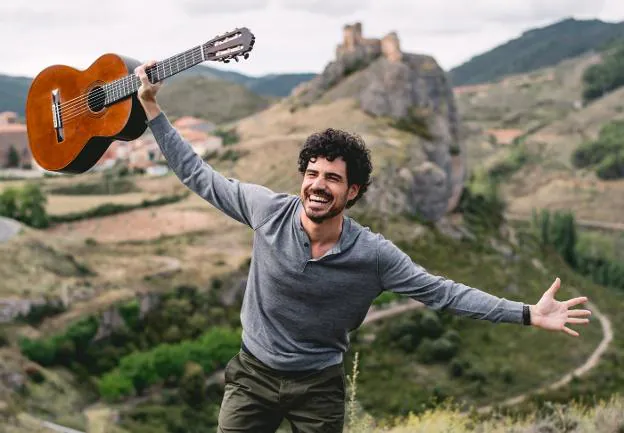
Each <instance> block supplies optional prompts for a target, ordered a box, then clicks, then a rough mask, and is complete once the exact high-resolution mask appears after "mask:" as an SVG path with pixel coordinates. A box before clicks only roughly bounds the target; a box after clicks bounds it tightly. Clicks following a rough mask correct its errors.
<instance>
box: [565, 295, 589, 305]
mask: <svg viewBox="0 0 624 433" xmlns="http://www.w3.org/2000/svg"><path fill="white" fill-rule="evenodd" d="M585 302H587V297H585V296H580V297H578V298H573V299H570V300H567V301H565V302H564V304H565V306H566V307H567V308H571V307H574V306H576V305H579V304H584V303H585Z"/></svg>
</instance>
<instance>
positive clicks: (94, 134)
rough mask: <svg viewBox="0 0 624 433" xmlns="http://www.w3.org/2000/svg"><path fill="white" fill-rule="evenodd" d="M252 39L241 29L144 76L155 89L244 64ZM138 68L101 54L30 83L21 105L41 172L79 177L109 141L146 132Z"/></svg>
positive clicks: (53, 70) (159, 65) (120, 58)
mask: <svg viewBox="0 0 624 433" xmlns="http://www.w3.org/2000/svg"><path fill="white" fill-rule="evenodd" d="M254 42H255V36H254V35H253V34H252V33H251V32H250V31H249V29H247V28H245V27H243V28H239V29H235V30H233V31H231V32H228V33H225V34H224V35H220V36H218V37H216V38H214V39H212V40H210V41H208V42H206V43H205V44H202V45H199V46H196V47H194V48H191V49H189V50H187V51H184V52H183V53H180V54H177V55H175V56H173V57H170V58H168V59H165V60H163V61H160V62H158V63H156V64H154V65H153V66H152V67H150V68H148V69H147V70H146V74H147V76H148V78H149V80H150V82H151V83H157V82H159V81H162V80H164V79H166V78H169V77H171V76H173V75H175V74H178V73H179V72H182V71H184V70H186V69H189V68H191V67H193V66H195V65H197V64H200V63H203V62H204V61H217V62H224V63H228V62H229V61H230V60H236V61H239V57H240V56H242V57H243V58H245V59H247V58H248V56H249V52H250V51H251V49H252V48H253V45H254ZM140 64H141V62H139V61H137V60H134V59H131V58H128V57H124V56H120V55H117V54H104V55H103V56H101V57H99V58H98V59H97V60H96V61H95V62H93V63H92V64H91V65H90V66H89V68H88V69H86V70H84V71H80V70H78V69H74V68H71V67H69V66H65V65H54V66H50V67H48V68H46V69H44V70H43V71H41V72H40V73H39V74H38V75H37V76H36V77H35V79H34V80H33V82H32V84H31V86H30V89H29V91H28V97H27V99H26V127H27V131H28V142H29V146H30V150H31V152H32V155H33V157H34V159H35V161H37V164H39V165H40V166H41V167H42V168H44V169H46V170H48V171H54V172H60V173H73V174H78V173H84V172H85V171H87V170H89V169H90V168H91V167H93V166H94V165H95V163H96V162H97V161H98V160H99V159H100V157H101V156H102V154H104V152H105V151H106V149H108V147H109V145H110V144H111V143H112V142H113V141H114V140H121V141H130V140H134V139H137V138H138V137H140V136H141V135H142V134H143V132H145V130H146V128H147V117H146V115H145V111H144V110H143V107H142V106H141V103H140V102H139V100H138V97H137V90H138V89H139V87H141V82H140V80H139V78H138V77H137V76H136V75H135V74H134V69H135V68H136V67H137V66H139V65H140Z"/></svg>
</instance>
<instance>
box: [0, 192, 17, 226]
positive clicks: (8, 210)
mask: <svg viewBox="0 0 624 433" xmlns="http://www.w3.org/2000/svg"><path fill="white" fill-rule="evenodd" d="M18 195H19V191H18V190H17V189H15V188H7V189H5V190H4V192H2V193H1V194H0V216H4V217H7V218H13V219H16V217H17V198H18Z"/></svg>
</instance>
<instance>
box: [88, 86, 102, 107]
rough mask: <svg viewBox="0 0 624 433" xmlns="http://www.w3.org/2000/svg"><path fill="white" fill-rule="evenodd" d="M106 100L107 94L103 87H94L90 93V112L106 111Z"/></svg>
mask: <svg viewBox="0 0 624 433" xmlns="http://www.w3.org/2000/svg"><path fill="white" fill-rule="evenodd" d="M105 100H106V92H105V91H104V89H103V88H101V87H94V88H93V89H91V91H90V92H89V98H88V104H89V110H91V111H94V112H96V113H97V112H98V111H102V110H103V109H104V102H105Z"/></svg>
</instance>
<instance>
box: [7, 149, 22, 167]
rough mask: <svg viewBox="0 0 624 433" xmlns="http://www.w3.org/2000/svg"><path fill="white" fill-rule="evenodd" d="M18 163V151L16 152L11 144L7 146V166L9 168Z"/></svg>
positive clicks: (17, 165)
mask: <svg viewBox="0 0 624 433" xmlns="http://www.w3.org/2000/svg"><path fill="white" fill-rule="evenodd" d="M19 165H20V156H19V153H18V152H17V149H16V148H15V146H14V145H11V147H9V155H8V157H7V167H9V168H11V167H19Z"/></svg>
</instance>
